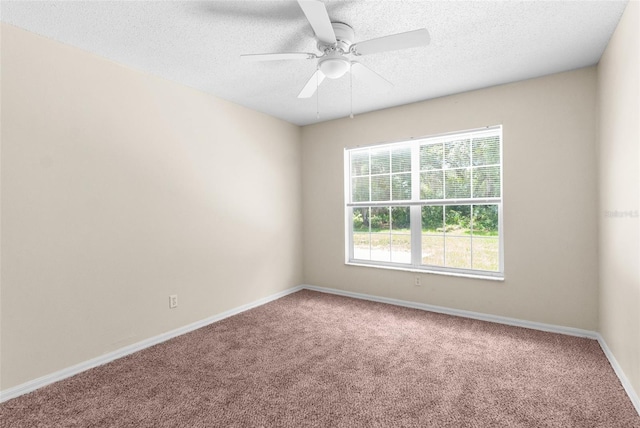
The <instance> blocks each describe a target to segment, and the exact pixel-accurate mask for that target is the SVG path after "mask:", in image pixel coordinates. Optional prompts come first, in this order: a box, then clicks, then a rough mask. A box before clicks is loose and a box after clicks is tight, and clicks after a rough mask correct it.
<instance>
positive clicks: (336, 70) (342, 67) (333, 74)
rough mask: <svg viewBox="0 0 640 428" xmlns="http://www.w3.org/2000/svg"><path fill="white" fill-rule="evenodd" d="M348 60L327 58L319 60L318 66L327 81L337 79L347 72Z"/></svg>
mask: <svg viewBox="0 0 640 428" xmlns="http://www.w3.org/2000/svg"><path fill="white" fill-rule="evenodd" d="M350 65H351V64H350V63H349V60H347V59H345V58H342V57H328V58H326V59H324V60H320V61H319V64H318V66H319V67H320V71H322V74H324V75H325V76H327V77H328V78H329V79H337V78H339V77H342V76H344V74H345V73H346V72H347V71H348V70H349V66H350Z"/></svg>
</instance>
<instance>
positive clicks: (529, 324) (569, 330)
mask: <svg viewBox="0 0 640 428" xmlns="http://www.w3.org/2000/svg"><path fill="white" fill-rule="evenodd" d="M302 288H304V289H306V290H313V291H319V292H321V293H329V294H336V295H338V296H345V297H353V298H356V299H362V300H370V301H373V302H380V303H388V304H391V305H397V306H404V307H406V308H413V309H422V310H425V311H430V312H437V313H440V314H446V315H455V316H459V317H464V318H472V319H476V320H481V321H489V322H495V323H498V324H506V325H512V326H516V327H524V328H530V329H533V330H542V331H547V332H550V333H559V334H565V335H568V336H578V337H587V338H590V339H594V340H597V341H598V343H599V344H600V347H601V348H602V352H604V355H605V356H606V357H607V359H608V360H609V364H611V367H612V368H613V371H614V372H615V373H616V375H617V376H618V379H619V380H620V383H621V384H622V387H623V388H624V390H625V391H626V393H627V395H628V396H629V399H630V400H631V403H632V404H633V406H634V407H635V408H636V411H637V412H638V415H640V399H639V398H638V394H637V393H636V392H635V391H634V389H633V386H632V385H631V382H630V381H629V379H628V378H627V376H626V375H625V374H624V371H623V370H622V368H621V367H620V365H619V364H618V361H617V360H616V358H615V357H614V356H613V353H612V352H611V349H609V346H607V343H606V342H605V341H604V338H603V337H602V336H601V335H600V333H597V332H595V331H590V330H582V329H579V328H573V327H563V326H558V325H553V324H544V323H539V322H533V321H525V320H519V319H517V318H509V317H501V316H498V315H489V314H483V313H479V312H471V311H464V310H460V309H450V308H445V307H442V306H434V305H427V304H425V303H416V302H410V301H406V300H398V299H391V298H388V297H379V296H373V295H370V294H362V293H353V292H351V291H343V290H337V289H334V288H324V287H316V286H314V285H303V286H302Z"/></svg>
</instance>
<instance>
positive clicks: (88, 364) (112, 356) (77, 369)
mask: <svg viewBox="0 0 640 428" xmlns="http://www.w3.org/2000/svg"><path fill="white" fill-rule="evenodd" d="M302 289H307V290H312V291H318V292H321V293H329V294H336V295H339V296H345V297H352V298H355V299H361V300H370V301H373V302H380V303H388V304H391V305H396V306H403V307H407V308H414V309H421V310H425V311H430V312H437V313H441V314H446V315H454V316H459V317H464V318H471V319H477V320H481V321H489V322H495V323H498V324H505V325H511V326H516V327H524V328H530V329H534V330H541V331H547V332H551V333H559V334H565V335H569V336H578V337H587V338H590V339H594V340H597V341H598V343H599V344H600V347H601V348H602V351H603V352H604V354H605V355H606V357H607V359H608V360H609V363H610V364H611V367H612V368H613V370H614V372H615V373H616V375H617V376H618V378H619V379H620V383H622V386H623V388H624V390H625V391H626V392H627V395H628V396H629V399H630V400H631V402H632V404H633V405H634V406H635V408H636V411H637V412H638V414H639V415H640V399H639V398H638V395H637V394H636V392H635V391H634V389H633V386H632V385H631V382H629V379H628V378H627V377H626V375H625V374H624V372H623V370H622V368H621V367H620V365H619V364H618V361H617V360H616V359H615V357H614V356H613V354H612V352H611V350H610V349H609V347H608V346H607V343H606V342H605V341H604V338H603V337H602V336H601V335H600V334H599V333H597V332H595V331H589V330H582V329H578V328H573V327H563V326H558V325H553V324H544V323H538V322H533V321H525V320H519V319H517V318H509V317H502V316H498V315H489V314H483V313H479V312H471V311H465V310H460V309H450V308H446V307H443V306H434V305H428V304H425V303H417V302H410V301H406V300H398V299H391V298H388V297H380V296H374V295H370V294H362V293H354V292H350V291H343V290H338V289H334V288H324V287H316V286H314V285H300V286H297V287H292V288H289V289H287V290H284V291H281V292H279V293H275V294H272V295H270V296H267V297H264V298H262V299H258V300H256V301H254V302H251V303H247V304H245V305H242V306H238V307H237V308H234V309H231V310H228V311H226V312H223V313H221V314H218V315H214V316H211V317H209V318H206V319H204V320H201V321H197V322H194V323H192V324H189V325H186V326H184V327H180V328H177V329H175V330H171V331H168V332H166V333H163V334H160V335H158V336H154V337H151V338H149V339H145V340H143V341H140V342H138V343H134V344H132V345H129V346H125V347H124V348H120V349H118V350H116V351H113V352H110V353H108V354H105V355H101V356H99V357H96V358H93V359H91V360H87V361H84V362H82V363H79V364H76V365H74V366H71V367H67V368H65V369H62V370H59V371H56V372H54V373H50V374H48V375H45V376H42V377H39V378H37V379H33V380H31V381H29V382H25V383H23V384H20V385H17V386H14V387H13V388H9V389H6V390H4V391H0V403H1V402H3V401H7V400H10V399H12V398H15V397H18V396H20V395H23V394H27V393H29V392H31V391H35V390H36V389H38V388H42V387H44V386H46V385H49V384H52V383H54V382H58V381H60V380H62V379H65V378H68V377H70V376H73V375H76V374H78V373H81V372H83V371H85V370H89V369H91V368H93V367H97V366H100V365H103V364H106V363H109V362H111V361H114V360H117V359H118V358H122V357H124V356H126V355H129V354H132V353H134V352H137V351H140V350H142V349H145V348H148V347H150V346H153V345H157V344H158V343H162V342H165V341H167V340H169V339H172V338H174V337H176V336H180V335H182V334H185V333H189V332H191V331H193V330H197V329H199V328H201V327H204V326H206V325H209V324H212V323H214V322H216V321H220V320H222V319H225V318H228V317H230V316H233V315H236V314H239V313H241V312H244V311H247V310H249V309H253V308H255V307H258V306H261V305H264V304H265V303H269V302H271V301H274V300H277V299H280V298H281V297H284V296H286V295H288V294H292V293H295V292H297V291H300V290H302Z"/></svg>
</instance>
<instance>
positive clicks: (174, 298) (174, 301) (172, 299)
mask: <svg viewBox="0 0 640 428" xmlns="http://www.w3.org/2000/svg"><path fill="white" fill-rule="evenodd" d="M177 307H178V295H177V294H172V295H171V296H169V309H174V308H177Z"/></svg>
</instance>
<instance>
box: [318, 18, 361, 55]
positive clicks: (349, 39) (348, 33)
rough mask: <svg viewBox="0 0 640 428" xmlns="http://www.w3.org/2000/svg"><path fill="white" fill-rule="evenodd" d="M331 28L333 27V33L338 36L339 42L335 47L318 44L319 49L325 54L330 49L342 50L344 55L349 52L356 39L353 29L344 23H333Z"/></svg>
mask: <svg viewBox="0 0 640 428" xmlns="http://www.w3.org/2000/svg"><path fill="white" fill-rule="evenodd" d="M331 27H333V32H334V33H335V35H336V41H337V42H336V44H335V46H331V45H325V44H318V49H319V50H320V51H323V52H324V51H326V50H330V49H336V50H341V51H342V52H343V53H347V52H349V47H350V46H351V45H352V44H353V39H354V38H355V32H354V31H353V28H351V26H349V25H347V24H345V23H344V22H332V23H331Z"/></svg>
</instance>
